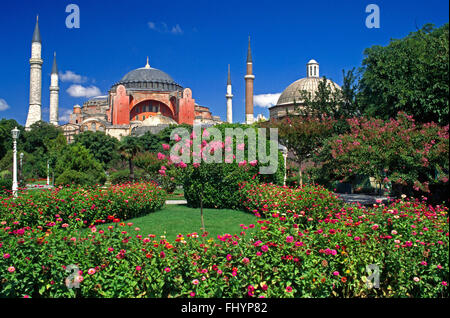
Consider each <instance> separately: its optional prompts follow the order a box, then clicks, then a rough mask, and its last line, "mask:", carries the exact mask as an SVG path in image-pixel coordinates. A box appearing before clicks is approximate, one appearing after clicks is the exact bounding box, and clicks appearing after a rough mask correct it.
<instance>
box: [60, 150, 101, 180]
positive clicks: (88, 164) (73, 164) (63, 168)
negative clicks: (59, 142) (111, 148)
mask: <svg viewBox="0 0 450 318" xmlns="http://www.w3.org/2000/svg"><path fill="white" fill-rule="evenodd" d="M55 174H56V176H57V177H56V184H68V183H77V184H82V185H94V184H103V183H104V182H105V180H106V176H105V172H104V171H103V168H102V165H101V164H100V163H99V162H98V161H97V160H96V159H95V158H94V156H93V155H92V154H91V153H90V152H89V151H88V150H87V149H86V148H84V147H83V146H82V145H80V144H71V145H69V146H67V147H65V148H64V150H63V151H62V153H61V155H60V156H59V157H58V160H57V162H56V165H55Z"/></svg>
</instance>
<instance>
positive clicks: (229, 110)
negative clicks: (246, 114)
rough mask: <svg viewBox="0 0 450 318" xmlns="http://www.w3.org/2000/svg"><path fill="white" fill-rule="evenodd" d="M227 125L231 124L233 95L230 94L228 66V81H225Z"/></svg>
mask: <svg viewBox="0 0 450 318" xmlns="http://www.w3.org/2000/svg"><path fill="white" fill-rule="evenodd" d="M225 97H226V98H227V123H230V124H231V123H232V122H233V94H232V93H231V72H230V64H228V79H227V95H225Z"/></svg>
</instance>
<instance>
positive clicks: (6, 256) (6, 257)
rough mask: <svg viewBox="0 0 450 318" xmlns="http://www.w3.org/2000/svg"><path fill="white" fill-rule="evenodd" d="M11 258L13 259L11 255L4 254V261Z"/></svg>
mask: <svg viewBox="0 0 450 318" xmlns="http://www.w3.org/2000/svg"><path fill="white" fill-rule="evenodd" d="M10 257H11V255H9V254H8V253H5V254H3V258H4V259H8V258H10Z"/></svg>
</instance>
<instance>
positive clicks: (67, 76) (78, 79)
mask: <svg viewBox="0 0 450 318" xmlns="http://www.w3.org/2000/svg"><path fill="white" fill-rule="evenodd" d="M59 79H60V80H61V81H62V82H71V83H83V82H86V81H87V77H85V76H81V75H78V74H76V73H75V72H72V71H69V70H67V71H66V72H65V73H61V72H60V73H59Z"/></svg>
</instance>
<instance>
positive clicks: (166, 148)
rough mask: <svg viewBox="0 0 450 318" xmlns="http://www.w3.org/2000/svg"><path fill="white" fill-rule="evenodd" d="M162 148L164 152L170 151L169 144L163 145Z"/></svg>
mask: <svg viewBox="0 0 450 318" xmlns="http://www.w3.org/2000/svg"><path fill="white" fill-rule="evenodd" d="M162 147H163V149H164V150H169V149H170V146H169V145H168V144H163V145H162Z"/></svg>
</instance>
